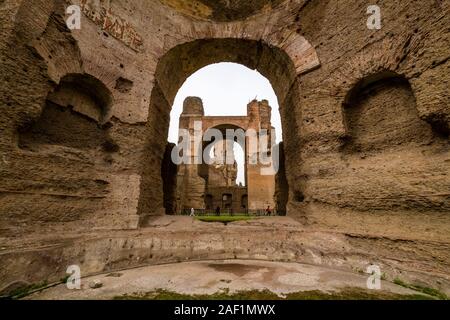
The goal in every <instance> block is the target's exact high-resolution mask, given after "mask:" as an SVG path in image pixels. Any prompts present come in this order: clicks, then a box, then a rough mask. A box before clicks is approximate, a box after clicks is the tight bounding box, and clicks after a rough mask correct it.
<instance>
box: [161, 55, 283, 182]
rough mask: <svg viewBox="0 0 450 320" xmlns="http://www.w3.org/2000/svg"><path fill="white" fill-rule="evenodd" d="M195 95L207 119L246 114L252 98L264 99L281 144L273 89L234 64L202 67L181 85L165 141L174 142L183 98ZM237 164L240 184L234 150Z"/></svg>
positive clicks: (240, 168) (240, 164)
mask: <svg viewBox="0 0 450 320" xmlns="http://www.w3.org/2000/svg"><path fill="white" fill-rule="evenodd" d="M189 96H196V97H200V98H201V99H202V100H203V107H204V109H205V115H207V116H212V115H214V116H222V115H223V116H226V115H231V116H238V115H246V113H247V104H248V103H249V102H250V101H252V100H253V99H255V98H257V99H258V100H263V99H266V100H268V101H269V104H270V106H271V107H272V126H274V127H275V130H276V135H277V142H280V141H281V136H282V135H281V121H280V114H279V111H278V100H277V97H276V95H275V92H274V91H273V88H272V86H271V84H270V82H269V80H267V79H266V78H265V77H263V76H262V75H261V74H260V73H259V72H258V71H256V70H251V69H249V68H247V67H245V66H243V65H240V64H236V63H225V62H224V63H217V64H212V65H209V66H206V67H204V68H202V69H200V70H198V71H197V72H195V73H194V74H193V75H191V76H190V77H189V78H188V79H187V80H186V82H185V83H184V84H183V85H182V86H181V88H180V90H179V91H178V93H177V96H176V98H175V102H174V105H173V108H172V112H171V115H170V129H169V141H170V142H173V143H176V142H177V141H178V120H179V117H180V114H181V112H182V111H183V101H184V99H186V97H189ZM235 153H236V158H237V159H236V161H237V162H238V179H237V180H238V183H239V182H242V183H244V170H243V167H244V154H243V151H242V149H241V148H240V147H238V146H236V147H235Z"/></svg>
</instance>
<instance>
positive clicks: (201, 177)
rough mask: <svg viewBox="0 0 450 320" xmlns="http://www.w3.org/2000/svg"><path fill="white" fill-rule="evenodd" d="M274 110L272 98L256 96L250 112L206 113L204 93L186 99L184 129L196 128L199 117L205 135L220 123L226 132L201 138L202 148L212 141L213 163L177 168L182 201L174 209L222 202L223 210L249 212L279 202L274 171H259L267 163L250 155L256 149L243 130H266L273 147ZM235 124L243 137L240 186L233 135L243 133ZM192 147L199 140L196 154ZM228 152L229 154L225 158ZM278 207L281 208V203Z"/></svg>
mask: <svg viewBox="0 0 450 320" xmlns="http://www.w3.org/2000/svg"><path fill="white" fill-rule="evenodd" d="M270 113H271V107H270V106H269V104H268V101H261V102H258V101H256V100H255V101H252V102H251V103H249V105H248V106H247V116H205V115H204V110H203V104H202V101H201V99H200V98H198V97H190V98H187V99H186V101H185V102H184V109H183V113H182V114H181V116H180V129H185V130H188V131H189V132H194V130H196V128H195V123H196V122H197V123H198V124H199V126H200V127H199V128H198V129H200V130H201V132H202V133H203V135H202V138H203V136H204V135H207V134H208V133H209V132H208V130H211V129H217V130H219V131H220V133H221V135H222V140H220V141H215V140H214V141H212V142H210V143H207V142H203V148H202V150H200V153H204V152H205V151H204V149H206V148H208V146H209V145H210V148H211V152H210V153H211V155H210V156H211V158H213V159H211V161H212V163H211V164H206V163H205V161H201V163H195V162H196V161H191V163H190V164H183V165H181V167H179V168H178V171H177V175H178V179H177V190H176V192H177V197H176V199H177V200H176V201H177V203H178V204H177V205H175V208H178V210H174V211H175V212H182V211H183V210H184V211H185V210H189V209H191V208H194V209H206V210H208V211H214V210H215V208H220V209H221V210H222V211H224V210H225V211H228V212H231V213H239V212H241V213H242V212H246V213H248V212H249V210H250V211H253V212H254V213H258V212H264V209H265V208H267V207H270V208H272V209H274V208H275V202H276V201H275V174H276V173H275V172H273V174H269V173H268V174H262V173H261V171H262V169H263V168H264V167H268V165H264V164H263V163H261V162H260V161H255V163H253V162H252V161H251V157H252V153H254V151H253V152H252V148H251V146H250V143H246V142H248V141H246V140H248V137H245V136H244V134H245V131H247V132H249V131H250V130H254V132H255V133H256V134H257V133H259V132H260V131H262V130H266V131H265V133H266V135H267V138H266V139H267V145H268V146H267V150H268V151H269V150H271V149H272V145H273V144H274V143H273V142H272V141H271V139H272V138H275V137H272V135H271V132H273V131H272V130H275V129H274V128H273V127H272V125H271V122H270V117H271V115H270ZM227 130H232V132H234V133H233V136H232V140H230V139H227ZM237 130H241V131H240V132H241V133H242V138H243V139H241V140H240V143H241V144H242V145H241V147H242V148H243V149H245V155H244V159H245V160H244V161H245V164H244V167H245V181H246V182H245V186H239V185H237V183H236V178H237V163H236V159H235V156H234V150H233V147H232V146H233V143H234V142H235V139H237V138H239V136H238V133H239V132H236V131H237ZM269 135H270V136H269ZM258 137H259V136H257V137H256V139H257V138H258ZM203 140H204V139H203ZM228 141H231V147H228V145H227V143H228ZM255 143H256V144H258V145H259V141H255ZM256 147H257V146H256ZM194 149H195V144H193V143H192V144H191V146H190V155H191V157H193V158H194V157H196V154H195V150H194ZM253 149H256V148H253ZM256 156H257V155H256ZM227 158H230V159H231V160H230V161H229V162H227V161H226V160H227ZM203 160H204V159H203ZM168 161H169V160H168ZM170 207H171V208H173V207H174V206H173V205H171V206H170ZM280 211H283V209H281V208H280Z"/></svg>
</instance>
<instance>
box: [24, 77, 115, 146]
mask: <svg viewBox="0 0 450 320" xmlns="http://www.w3.org/2000/svg"><path fill="white" fill-rule="evenodd" d="M111 102H112V98H111V94H110V92H109V90H108V89H107V88H106V87H105V86H104V85H103V84H102V83H101V82H100V81H98V80H97V79H95V78H93V77H91V76H89V75H85V74H83V75H81V74H71V75H68V76H66V77H64V78H62V80H61V82H60V84H59V85H58V87H57V88H56V89H55V91H53V92H51V93H50V94H49V95H48V97H47V100H46V104H45V106H44V108H43V110H42V113H41V115H40V117H39V118H38V119H36V120H35V121H33V122H30V123H28V124H27V125H25V126H23V127H22V128H20V129H19V147H20V148H22V149H27V150H31V151H38V150H39V149H42V148H43V147H45V146H46V147H49V146H52V145H53V146H64V147H69V148H75V149H101V150H103V151H105V152H116V151H118V150H117V148H118V147H117V145H116V144H115V143H114V141H112V140H111V139H110V138H109V137H108V131H107V129H108V128H109V125H108V123H107V120H108V113H109V108H110V106H111Z"/></svg>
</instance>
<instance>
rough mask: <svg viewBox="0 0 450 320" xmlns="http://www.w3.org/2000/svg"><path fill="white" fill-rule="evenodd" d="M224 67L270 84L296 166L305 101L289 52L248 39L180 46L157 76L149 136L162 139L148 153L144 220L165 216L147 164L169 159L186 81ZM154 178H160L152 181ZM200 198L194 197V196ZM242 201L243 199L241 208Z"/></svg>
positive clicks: (144, 170)
mask: <svg viewBox="0 0 450 320" xmlns="http://www.w3.org/2000/svg"><path fill="white" fill-rule="evenodd" d="M220 62H231V63H237V64H241V65H243V66H246V67H247V68H249V69H251V70H258V72H260V73H261V75H262V76H264V77H266V78H267V79H268V81H270V84H271V85H272V87H273V90H274V92H275V94H276V98H277V101H278V102H279V110H280V118H281V123H283V129H284V130H283V133H282V140H283V141H285V144H286V145H287V147H286V148H285V149H286V150H285V156H286V157H285V159H286V162H289V161H293V160H291V159H292V156H296V154H297V151H296V150H295V148H294V145H296V144H297V143H298V141H297V140H298V136H297V133H298V130H296V129H297V123H296V121H297V120H296V113H297V111H296V110H297V109H298V105H297V104H298V101H299V99H298V97H297V95H298V92H297V90H291V89H292V88H293V89H295V88H296V86H295V85H294V83H295V81H296V77H297V72H296V70H295V67H294V64H293V62H292V60H291V59H290V57H289V56H288V55H287V54H286V53H285V52H284V51H283V50H280V49H278V48H276V47H271V46H268V45H267V44H265V43H263V42H261V41H253V40H243V39H208V40H196V41H193V42H189V43H186V44H182V45H179V46H177V47H174V48H173V49H171V50H170V51H169V52H168V53H166V54H165V55H164V56H163V57H162V58H161V59H160V61H159V63H158V66H157V70H156V74H155V87H154V89H153V92H152V99H151V103H150V112H149V120H148V128H149V132H150V131H152V132H157V136H156V137H155V136H153V137H152V136H150V137H148V145H153V146H154V148H153V149H150V148H148V150H147V151H146V155H144V159H143V160H144V161H143V162H142V163H143V168H142V180H141V193H140V201H139V208H138V213H139V214H140V215H141V216H142V217H145V216H148V215H155V214H161V210H160V209H159V208H161V207H162V203H163V201H162V199H163V198H164V196H163V190H162V181H161V182H160V183H158V181H156V180H155V179H154V178H156V175H155V174H154V173H152V172H153V171H154V170H155V167H154V166H150V165H149V164H148V163H145V160H146V159H147V158H148V157H149V155H148V154H154V157H155V158H156V159H157V160H159V161H160V163H161V164H162V161H163V156H162V155H160V156H158V155H156V153H157V152H158V150H162V149H163V146H161V145H162V144H163V141H161V137H162V136H163V134H164V133H165V134H166V137H167V136H168V129H169V121H176V116H175V119H174V117H173V116H172V117H170V116H169V113H170V108H171V106H172V105H173V104H174V101H175V98H176V95H177V92H178V91H179V89H180V87H181V86H182V84H183V83H184V82H185V81H186V79H187V78H188V77H189V76H191V75H192V74H194V73H195V72H196V71H198V70H200V69H202V68H203V67H205V66H208V65H211V64H216V63H220ZM253 98H254V97H253ZM169 119H170V120H169ZM280 140H281V134H280ZM164 148H165V143H164ZM161 154H163V152H161ZM292 167H293V166H289V165H287V166H286V171H287V174H286V176H288V177H289V170H290V168H292ZM160 168H161V166H160ZM149 177H154V178H153V179H150V178H149ZM288 180H289V179H288ZM158 184H159V185H161V187H160V189H159V191H157V190H155V188H156V186H157V185H158ZM200 189H201V188H199V190H200ZM196 192H197V191H193V192H192V193H191V195H194V194H195V193H196ZM203 192H204V191H203ZM273 193H275V192H273ZM241 196H242V195H241ZM241 196H239V197H238V198H237V199H238V200H237V202H239V203H240V202H241V201H240V200H241ZM248 197H249V198H250V197H251V195H250V194H248ZM160 199H161V200H160ZM204 202H205V195H204V194H203V201H202V203H203V205H204ZM177 209H180V208H177Z"/></svg>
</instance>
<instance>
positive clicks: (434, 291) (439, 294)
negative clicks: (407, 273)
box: [393, 278, 448, 300]
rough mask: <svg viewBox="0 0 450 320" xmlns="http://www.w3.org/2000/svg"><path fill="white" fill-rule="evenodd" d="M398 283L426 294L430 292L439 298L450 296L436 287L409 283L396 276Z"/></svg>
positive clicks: (446, 298) (445, 298)
mask: <svg viewBox="0 0 450 320" xmlns="http://www.w3.org/2000/svg"><path fill="white" fill-rule="evenodd" d="M393 282H394V283H395V284H396V285H399V286H402V287H404V288H408V289H412V290H415V291H419V292H422V293H425V294H428V295H430V296H433V297H436V298H438V299H441V300H448V297H447V295H446V294H445V293H443V292H441V291H439V290H437V289H434V288H429V287H423V286H419V285H413V284H409V283H406V282H404V281H403V280H401V279H399V278H395V279H394V281H393Z"/></svg>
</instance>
